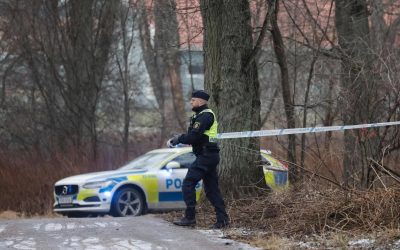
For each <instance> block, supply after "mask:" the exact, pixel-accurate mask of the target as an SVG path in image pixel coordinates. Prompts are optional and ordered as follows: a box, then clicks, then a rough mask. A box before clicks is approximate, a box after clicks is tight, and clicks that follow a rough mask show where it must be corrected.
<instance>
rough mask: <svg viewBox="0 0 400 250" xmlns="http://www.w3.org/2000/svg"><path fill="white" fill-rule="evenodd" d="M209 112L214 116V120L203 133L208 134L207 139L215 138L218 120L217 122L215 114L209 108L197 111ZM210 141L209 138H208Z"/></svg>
mask: <svg viewBox="0 0 400 250" xmlns="http://www.w3.org/2000/svg"><path fill="white" fill-rule="evenodd" d="M206 112H208V113H211V114H212V115H213V116H214V122H213V124H212V125H211V127H210V129H209V130H206V131H204V134H205V135H207V136H208V138H209V139H215V138H217V134H218V122H217V117H216V116H215V114H214V112H213V111H212V110H211V109H205V110H203V111H201V112H200V113H199V115H200V114H201V113H206ZM210 141H211V140H210Z"/></svg>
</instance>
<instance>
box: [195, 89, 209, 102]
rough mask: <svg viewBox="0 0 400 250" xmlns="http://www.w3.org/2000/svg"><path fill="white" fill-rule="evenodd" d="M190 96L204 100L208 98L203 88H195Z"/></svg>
mask: <svg viewBox="0 0 400 250" xmlns="http://www.w3.org/2000/svg"><path fill="white" fill-rule="evenodd" d="M192 97H195V98H201V99H203V100H206V101H208V99H210V95H209V94H207V92H205V91H204V90H195V91H193V93H192Z"/></svg>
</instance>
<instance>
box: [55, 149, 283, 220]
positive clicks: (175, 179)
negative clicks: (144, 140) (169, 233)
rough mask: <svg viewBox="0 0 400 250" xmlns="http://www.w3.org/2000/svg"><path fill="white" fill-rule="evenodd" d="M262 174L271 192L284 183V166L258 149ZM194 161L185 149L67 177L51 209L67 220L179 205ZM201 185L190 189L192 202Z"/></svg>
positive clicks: (159, 151)
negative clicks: (192, 194)
mask: <svg viewBox="0 0 400 250" xmlns="http://www.w3.org/2000/svg"><path fill="white" fill-rule="evenodd" d="M261 154H262V156H263V162H264V174H265V180H266V182H267V184H268V185H269V186H270V187H271V188H272V189H274V188H276V187H278V186H286V185H288V178H287V167H286V166H284V164H282V163H281V162H279V161H278V160H276V159H274V158H273V157H272V156H271V155H270V154H269V152H268V151H265V150H261ZM194 160H195V156H194V154H193V153H192V148H191V147H181V148H168V149H157V150H153V151H150V152H148V153H146V154H144V155H142V156H140V157H138V158H137V159H135V160H133V161H132V162H130V163H128V164H126V165H125V166H123V167H121V168H119V169H117V170H113V171H104V172H96V173H89V174H83V175H77V176H71V177H68V178H65V179H62V180H60V181H58V182H57V183H56V184H55V188H54V198H55V203H54V211H55V212H57V213H61V214H64V215H67V216H70V217H75V216H82V215H88V214H106V213H109V214H111V215H113V216H138V215H141V214H142V213H143V212H144V211H145V210H146V209H151V210H167V209H181V208H184V207H185V203H184V202H183V197H182V192H181V188H182V182H183V179H184V177H185V175H186V172H187V169H188V167H189V166H190V164H191V163H192V162H193V161H194ZM200 191H201V182H200V183H199V184H198V185H197V186H196V197H197V200H198V199H199V197H200Z"/></svg>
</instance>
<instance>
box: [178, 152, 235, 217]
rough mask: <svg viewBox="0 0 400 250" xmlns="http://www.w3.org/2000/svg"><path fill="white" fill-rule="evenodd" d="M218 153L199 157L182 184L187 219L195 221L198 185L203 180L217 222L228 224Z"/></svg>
mask: <svg viewBox="0 0 400 250" xmlns="http://www.w3.org/2000/svg"><path fill="white" fill-rule="evenodd" d="M218 163H219V154H218V152H215V153H213V152H207V153H202V154H200V155H198V156H197V158H196V160H195V161H194V162H193V163H192V165H191V166H190V167H189V170H188V172H187V174H186V177H185V179H184V180H183V184H182V192H183V199H184V201H185V204H186V211H185V217H186V218H188V219H194V218H195V216H196V189H195V187H196V185H197V183H198V182H199V181H200V180H203V186H204V191H205V193H206V196H207V199H208V200H209V201H210V202H211V204H212V205H213V206H214V209H215V213H216V216H217V222H222V223H224V222H228V220H229V218H228V215H227V213H226V211H225V204H224V201H223V199H222V196H221V192H220V190H219V187H218V174H217V165H218Z"/></svg>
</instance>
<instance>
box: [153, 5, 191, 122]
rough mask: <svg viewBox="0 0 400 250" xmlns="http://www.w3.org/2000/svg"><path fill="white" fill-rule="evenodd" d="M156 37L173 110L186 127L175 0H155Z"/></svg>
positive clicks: (155, 41)
mask: <svg viewBox="0 0 400 250" xmlns="http://www.w3.org/2000/svg"><path fill="white" fill-rule="evenodd" d="M154 19H155V20H154V21H155V38H154V46H155V49H156V50H157V51H158V53H159V55H160V58H159V59H161V60H160V61H161V64H162V68H163V69H164V71H163V74H162V76H163V78H164V76H165V77H166V78H167V79H168V82H169V86H170V90H171V94H172V104H173V110H172V112H173V113H174V114H175V117H176V120H177V121H178V126H179V127H180V128H181V129H182V130H183V129H185V128H186V125H187V124H186V112H185V102H184V98H183V91H182V80H181V71H180V66H181V60H180V51H179V47H180V45H179V29H178V21H177V17H176V2H175V0H170V1H165V0H156V1H154Z"/></svg>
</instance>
